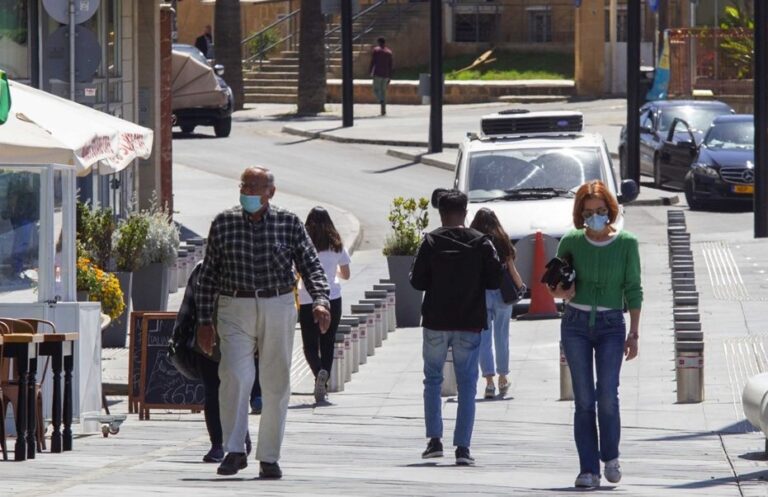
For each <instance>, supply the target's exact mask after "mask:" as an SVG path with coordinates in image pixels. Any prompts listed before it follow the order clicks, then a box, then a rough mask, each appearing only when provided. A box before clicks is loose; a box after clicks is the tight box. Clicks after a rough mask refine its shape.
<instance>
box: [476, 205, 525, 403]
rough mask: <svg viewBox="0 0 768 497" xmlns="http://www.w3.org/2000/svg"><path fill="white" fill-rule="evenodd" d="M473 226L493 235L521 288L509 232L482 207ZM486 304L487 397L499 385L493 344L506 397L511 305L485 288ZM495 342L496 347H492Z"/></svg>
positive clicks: (482, 361)
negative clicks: (495, 374)
mask: <svg viewBox="0 0 768 497" xmlns="http://www.w3.org/2000/svg"><path fill="white" fill-rule="evenodd" d="M469 227H470V228H473V229H476V230H477V231H479V232H480V233H485V234H486V235H488V236H490V237H491V241H492V242H493V246H494V247H495V248H496V253H497V254H498V255H499V260H500V261H501V263H502V268H501V270H502V271H509V275H510V276H511V277H512V280H513V281H514V282H515V285H517V287H518V288H522V287H523V286H524V285H523V280H522V278H521V277H520V274H519V273H518V272H517V268H516V267H515V247H514V246H512V242H511V241H510V240H509V235H507V232H506V231H504V228H503V227H502V226H501V223H500V222H499V218H498V217H496V213H494V212H493V211H492V210H491V209H489V208H487V207H483V208H482V209H480V210H479V211H477V214H475V218H474V219H473V220H472V224H470V225H469ZM485 305H486V308H487V309H488V324H487V326H486V327H485V329H484V330H483V332H482V335H481V340H480V369H481V372H482V374H483V377H484V378H485V395H484V397H485V398H486V399H493V398H494V397H495V396H496V386H495V385H494V384H493V376H494V374H493V373H494V362H493V347H495V348H496V368H495V372H496V373H497V374H498V375H499V396H500V397H502V398H503V397H504V396H505V395H506V394H507V391H508V390H509V380H508V379H507V375H508V374H509V320H510V319H512V304H507V303H505V302H504V299H503V298H502V295H501V290H498V289H496V290H486V291H485ZM492 345H493V346H492Z"/></svg>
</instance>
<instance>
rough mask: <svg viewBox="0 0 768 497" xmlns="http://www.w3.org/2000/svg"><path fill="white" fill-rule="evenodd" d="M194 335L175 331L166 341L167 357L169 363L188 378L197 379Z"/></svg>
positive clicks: (198, 374) (196, 355) (198, 376)
mask: <svg viewBox="0 0 768 497" xmlns="http://www.w3.org/2000/svg"><path fill="white" fill-rule="evenodd" d="M194 347H195V343H194V337H193V336H190V335H188V334H185V333H175V334H174V335H173V337H172V338H171V340H170V341H169V342H168V359H169V360H170V361H171V364H173V366H174V367H175V368H176V369H177V370H178V371H179V373H181V374H183V375H184V376H185V377H187V378H189V379H190V380H199V379H200V372H199V370H198V367H197V359H198V357H199V354H198V353H197V352H196V351H195V349H194Z"/></svg>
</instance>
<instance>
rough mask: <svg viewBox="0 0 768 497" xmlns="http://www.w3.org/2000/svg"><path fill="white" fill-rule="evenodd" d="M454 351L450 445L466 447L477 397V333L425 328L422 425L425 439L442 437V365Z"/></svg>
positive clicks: (468, 442) (478, 337)
mask: <svg viewBox="0 0 768 497" xmlns="http://www.w3.org/2000/svg"><path fill="white" fill-rule="evenodd" d="M448 347H451V349H452V350H453V370H454V371H455V373H456V384H457V386H458V391H459V406H458V409H457V412H456V426H455V428H454V430H453V445H455V446H456V447H467V448H468V447H469V444H470V442H471V440H472V427H473V426H474V424H475V394H476V393H477V354H478V352H479V350H480V333H477V332H473V331H435V330H430V329H428V328H424V345H423V348H422V355H423V357H424V422H425V424H426V427H427V438H442V437H443V415H442V399H441V398H440V387H441V386H442V384H443V365H444V364H445V358H446V356H447V355H448Z"/></svg>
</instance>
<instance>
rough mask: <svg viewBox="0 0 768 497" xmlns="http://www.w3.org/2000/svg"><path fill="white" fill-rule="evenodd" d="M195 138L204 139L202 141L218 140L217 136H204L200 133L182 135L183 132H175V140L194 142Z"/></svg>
mask: <svg viewBox="0 0 768 497" xmlns="http://www.w3.org/2000/svg"><path fill="white" fill-rule="evenodd" d="M195 138H202V139H208V138H216V135H202V134H200V133H182V132H181V131H174V132H173V139H174V140H192V139H195Z"/></svg>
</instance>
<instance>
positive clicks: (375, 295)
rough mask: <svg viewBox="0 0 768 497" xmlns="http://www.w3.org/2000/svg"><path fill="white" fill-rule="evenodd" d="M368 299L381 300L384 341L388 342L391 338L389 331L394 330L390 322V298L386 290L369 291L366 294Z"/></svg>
mask: <svg viewBox="0 0 768 497" xmlns="http://www.w3.org/2000/svg"><path fill="white" fill-rule="evenodd" d="M365 298H366V299H372V300H373V299H378V300H381V317H382V340H386V339H387V337H388V336H389V331H390V330H391V329H392V324H391V323H390V322H389V320H390V316H391V314H392V313H391V312H390V309H389V298H388V295H387V291H386V290H369V291H367V292H365Z"/></svg>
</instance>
